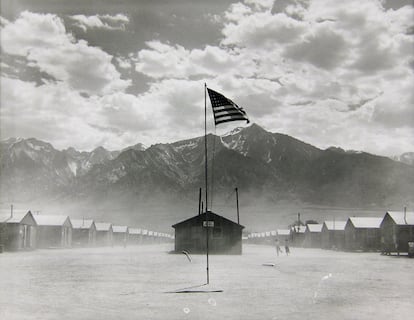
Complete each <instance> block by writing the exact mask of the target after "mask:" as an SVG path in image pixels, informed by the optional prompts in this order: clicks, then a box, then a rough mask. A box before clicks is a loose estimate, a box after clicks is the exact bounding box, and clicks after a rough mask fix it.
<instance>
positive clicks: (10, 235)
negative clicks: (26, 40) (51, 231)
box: [0, 211, 37, 251]
mask: <svg viewBox="0 0 414 320" xmlns="http://www.w3.org/2000/svg"><path fill="white" fill-rule="evenodd" d="M36 228H37V224H36V221H35V220H34V218H33V215H32V213H31V212H30V211H28V212H25V213H16V212H15V213H13V215H11V214H5V215H3V214H2V215H0V245H1V246H2V249H4V250H9V251H14V250H22V249H34V248H35V247H36Z"/></svg>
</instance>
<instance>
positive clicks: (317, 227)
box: [306, 224, 323, 233]
mask: <svg viewBox="0 0 414 320" xmlns="http://www.w3.org/2000/svg"><path fill="white" fill-rule="evenodd" d="M322 227H323V224H308V225H307V226H306V228H307V229H308V231H309V232H312V233H313V232H315V233H316V232H321V231H322Z"/></svg>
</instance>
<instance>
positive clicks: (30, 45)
mask: <svg viewBox="0 0 414 320" xmlns="http://www.w3.org/2000/svg"><path fill="white" fill-rule="evenodd" d="M93 17H94V19H91V16H90V17H86V16H83V17H82V18H78V20H76V21H77V23H80V21H83V26H84V27H85V28H98V27H99V24H100V23H102V24H103V23H108V25H110V26H114V24H109V22H108V21H109V20H110V19H109V18H108V17H107V19H106V20H105V19H103V16H93ZM115 17H116V16H115ZM413 17H414V9H413V6H404V7H401V8H399V9H389V10H386V9H385V8H384V7H383V6H382V3H381V1H379V0H366V1H363V2H361V1H359V0H358V1H357V0H349V1H343V2H338V1H335V0H285V1H277V2H275V4H274V5H273V2H272V1H270V0H269V1H259V0H257V1H256V0H245V1H244V2H243V3H242V2H239V3H235V4H232V5H231V6H230V7H229V8H228V10H226V11H225V12H224V13H223V14H222V15H221V16H220V19H215V21H217V23H218V24H219V25H220V26H222V38H221V39H217V43H218V44H216V45H214V44H206V45H205V46H202V47H200V48H187V47H185V46H183V45H181V44H180V43H170V42H168V41H166V40H162V41H161V40H159V39H153V40H150V41H147V42H146V48H144V49H142V50H139V51H138V52H135V53H133V54H130V55H128V58H124V57H120V56H118V57H116V58H114V57H112V56H111V55H109V54H107V53H105V52H103V51H102V50H101V49H100V48H97V47H91V46H89V45H88V44H87V43H86V42H84V41H77V40H76V39H74V38H73V36H71V35H69V34H68V33H67V32H66V30H65V28H64V25H63V24H62V21H61V19H59V18H58V17H56V16H54V15H39V14H29V13H24V14H22V15H21V16H20V17H19V18H18V19H17V20H16V21H14V22H9V23H4V27H3V31H7V33H6V36H7V37H6V41H4V32H2V36H3V39H2V46H3V50H5V51H6V52H8V53H10V54H15V55H20V56H25V57H27V59H29V61H30V63H31V64H33V65H34V66H37V67H38V68H40V69H41V70H43V71H45V72H48V73H49V74H51V75H53V77H55V78H56V79H58V80H60V82H57V83H46V84H45V85H43V86H40V87H36V86H35V85H34V84H31V83H29V84H28V83H20V82H14V81H20V80H16V79H14V80H13V79H7V82H8V83H9V87H10V88H13V87H14V86H16V87H17V88H21V89H22V90H25V92H26V93H25V95H22V97H20V96H19V95H18V94H17V93H15V92H14V91H11V93H10V94H7V95H6V96H4V97H2V106H3V105H7V107H6V109H5V113H4V116H7V117H13V116H15V117H17V114H14V115H13V114H11V113H10V110H19V108H22V110H26V109H25V108H26V107H27V108H29V107H28V106H25V105H24V102H23V101H33V105H32V102H30V104H29V105H31V106H32V107H33V108H35V104H34V103H35V102H36V106H41V107H38V108H39V110H40V111H41V110H43V108H44V110H45V111H44V113H43V114H42V113H41V114H42V116H44V117H45V118H42V119H48V118H47V117H49V120H50V117H56V119H62V121H63V119H64V117H66V116H68V115H67V113H65V112H66V111H64V110H63V106H65V108H66V107H69V102H68V101H71V103H75V104H76V105H77V107H76V108H75V109H74V111H76V112H78V115H75V114H70V115H69V119H70V120H69V121H68V122H67V123H68V124H71V125H77V126H78V127H80V128H82V130H84V132H85V135H86V136H89V137H90V139H89V141H90V142H89V143H92V142H93V143H99V142H102V143H101V144H103V145H104V146H106V147H108V148H111V147H112V148H115V149H119V148H118V147H116V145H117V144H118V145H121V146H125V145H128V144H133V143H137V142H143V143H145V144H146V145H150V144H152V143H154V142H170V141H174V140H177V139H183V138H188V137H191V136H196V135H201V134H202V130H200V127H202V124H203V119H202V117H203V107H204V102H203V98H204V93H203V86H204V82H207V84H208V86H209V87H211V88H212V89H216V90H218V91H220V92H222V93H223V94H225V95H226V96H228V97H229V98H231V99H232V100H234V101H235V102H236V103H238V104H240V105H241V106H243V108H244V109H245V110H246V112H247V113H248V114H249V116H250V118H251V120H252V122H257V123H259V124H260V125H263V126H264V127H265V128H266V129H268V130H271V131H274V132H283V133H287V134H290V135H292V136H295V137H297V138H299V139H302V140H304V141H307V142H309V143H312V144H314V145H316V146H318V147H321V148H326V147H329V146H331V145H337V146H341V147H343V148H345V149H362V150H366V151H369V152H373V153H379V154H384V155H392V154H395V153H402V152H404V151H410V150H412V149H413V148H414V145H413V140H412V137H413V136H414V129H413V123H414V119H413V117H414V114H413V111H412V110H413V109H412V105H413V102H414V101H413V100H414V99H413V94H412V92H413V83H414V71H413V70H414V69H413V65H414V58H413V55H412V53H413V51H412V48H413V46H414V36H413V32H412V30H413V22H412V21H413ZM108 19H109V20H108ZM114 19H115V18H114ZM98 20H99V21H100V22H98ZM115 20H116V19H115ZM29 22H30V23H29ZM118 22H120V23H125V24H126V23H128V21H127V20H126V19H125V20H122V19H121V18H120V19H119V21H118ZM114 23H115V22H114ZM29 26H30V28H31V30H30V31H28V30H29ZM100 26H101V27H100V28H104V27H102V25H100ZM33 30H34V32H33ZM22 31H23V32H22ZM25 31H26V32H25ZM14 38H15V40H16V41H14V42H13V41H12V39H14ZM48 50H49V51H48ZM64 57H65V59H64ZM62 60H64V62H63V61H62ZM111 61H114V62H115V63H116V64H117V66H118V67H119V68H121V69H129V70H130V71H133V70H132V68H134V69H135V71H136V72H138V73H140V74H142V75H144V76H145V79H150V82H149V83H148V88H149V89H148V90H147V91H145V92H143V93H141V94H139V95H132V94H128V93H125V90H124V89H125V88H126V87H127V86H128V84H129V82H128V81H125V80H122V79H121V77H120V75H119V73H118V72H117V71H116V69H115V67H114V65H113V64H112V63H111ZM9 87H8V88H9ZM64 88H66V89H67V90H68V92H67V93H63V92H62V90H63V91H64ZM81 88H83V90H81ZM85 88H86V89H85ZM80 91H85V92H87V93H89V96H88V95H80V94H79V92H80ZM13 92H14V94H12V93H13ZM39 92H41V93H42V95H49V97H53V98H49V100H47V99H46V98H40V97H39V96H38V95H39V94H40V93H39ZM96 93H100V94H99V95H96ZM57 96H60V98H59V99H58V98H57ZM23 98H24V100H23ZM62 99H63V100H62ZM54 104H59V106H62V109H60V108H54ZM29 109H30V108H29ZM29 109H27V111H28V110H29ZM46 110H47V111H46ZM85 110H87V112H85ZM76 112H75V113H76ZM209 112H210V111H209ZM23 118H24V119H26V121H23V122H22V123H26V124H27V125H28V127H29V129H28V130H32V131H31V132H36V131H35V130H43V128H47V130H50V131H51V130H58V129H59V130H61V131H62V134H58V136H59V137H61V139H62V141H63V140H64V136H65V134H72V136H73V137H76V139H79V141H80V142H79V146H85V145H86V144H87V143H86V142H82V141H85V140H86V139H85V138H84V137H80V136H79V137H78V136H77V134H76V133H75V132H72V131H71V130H72V129H70V128H68V127H66V124H65V123H63V122H61V124H60V125H61V127H56V126H54V125H53V124H50V122H48V123H47V124H46V122H42V121H46V120H42V119H40V117H39V118H34V116H32V115H27V116H24V117H23ZM33 123H40V124H44V126H42V125H41V126H40V127H42V128H40V129H39V126H35V125H33ZM62 123H63V124H62ZM15 125H16V126H17V127H18V126H20V124H19V123H17V124H15ZM230 127H234V123H232V124H230V125H229V126H222V127H219V128H217V132H218V133H222V132H223V131H225V130H227V129H229V128H230ZM36 128H38V129H36ZM6 129H7V130H8V131H10V130H13V128H11V127H10V126H9V127H7V128H6ZM15 129H16V128H15ZM210 129H211V130H213V128H210ZM2 130H3V129H2ZM15 131H16V132H18V130H17V129H16V130H15ZM12 132H13V131H12ZM39 134H44V135H46V133H42V132H40V133H39ZM40 137H42V136H40ZM59 137H58V138H57V139H60V138H59ZM82 139H84V140H82ZM100 139H101V140H100ZM46 140H50V139H46ZM66 143H68V145H71V143H69V142H68V141H66ZM62 144H63V142H62ZM72 145H75V144H74V143H72ZM75 146H76V145H75ZM95 146H96V145H95Z"/></svg>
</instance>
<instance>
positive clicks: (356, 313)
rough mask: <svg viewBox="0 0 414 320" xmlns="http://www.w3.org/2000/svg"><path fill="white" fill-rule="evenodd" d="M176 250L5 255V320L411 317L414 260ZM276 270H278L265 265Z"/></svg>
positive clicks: (0, 286)
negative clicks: (189, 289) (187, 253)
mask: <svg viewBox="0 0 414 320" xmlns="http://www.w3.org/2000/svg"><path fill="white" fill-rule="evenodd" d="M171 249H172V244H167V245H165V244H164V245H146V246H138V247H129V248H126V249H124V248H93V249H68V250H37V251H33V252H20V253H2V254H0V319H2V320H3V319H4V320H9V319H42V320H46V319H54V320H55V319H111V320H112V319H145V320H146V319H214V320H217V319H289V320H294V319H301V320H303V319H376V320H378V319H387V320H391V319H409V318H411V317H412V314H413V311H414V259H408V258H407V257H385V256H380V255H379V254H377V253H344V252H334V251H325V250H316V249H315V250H314V249H295V248H292V254H291V256H289V257H286V256H280V257H276V256H275V250H274V248H272V247H266V246H255V245H247V246H246V245H245V246H244V247H243V250H244V253H243V255H242V256H211V257H210V263H211V264H210V267H211V272H210V285H209V286H200V287H194V288H192V290H198V291H202V290H203V291H207V290H223V292H202V293H169V292H171V291H176V290H178V289H183V288H187V287H192V286H197V285H201V284H203V283H205V277H206V276H205V257H204V256H199V255H197V256H192V262H190V261H189V260H188V259H187V258H186V257H185V256H184V255H182V254H179V255H174V254H168V253H167V252H168V251H169V250H171ZM266 263H269V264H270V263H275V264H276V265H275V266H274V267H272V266H264V265H263V264H266Z"/></svg>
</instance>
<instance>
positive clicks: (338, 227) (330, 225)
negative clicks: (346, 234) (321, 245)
mask: <svg viewBox="0 0 414 320" xmlns="http://www.w3.org/2000/svg"><path fill="white" fill-rule="evenodd" d="M323 224H324V225H325V226H326V228H327V229H328V230H330V231H333V230H335V231H342V230H345V225H346V221H340V220H335V221H334V220H331V221H325V222H324V223H323Z"/></svg>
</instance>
